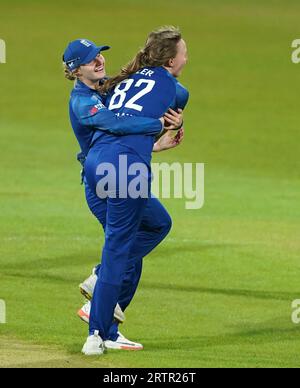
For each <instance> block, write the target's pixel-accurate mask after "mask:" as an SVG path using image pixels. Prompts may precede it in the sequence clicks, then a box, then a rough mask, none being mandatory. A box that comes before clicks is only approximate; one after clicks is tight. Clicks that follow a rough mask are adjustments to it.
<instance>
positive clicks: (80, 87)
mask: <svg viewBox="0 0 300 388" xmlns="http://www.w3.org/2000/svg"><path fill="white" fill-rule="evenodd" d="M74 89H76V90H80V91H83V92H89V93H97V91H96V90H95V89H92V88H90V87H89V86H87V85H86V84H85V83H83V82H82V81H80V80H79V79H78V80H77V81H76V83H75V86H74Z"/></svg>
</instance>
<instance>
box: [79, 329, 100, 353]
mask: <svg viewBox="0 0 300 388" xmlns="http://www.w3.org/2000/svg"><path fill="white" fill-rule="evenodd" d="M104 351H105V345H104V341H103V340H102V338H101V337H100V336H99V331H98V330H95V332H94V334H93V335H90V336H89V337H88V338H87V340H86V342H85V344H84V345H83V348H82V353H83V354H85V355H86V356H101V355H102V354H103V353H104Z"/></svg>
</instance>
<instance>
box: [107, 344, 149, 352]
mask: <svg viewBox="0 0 300 388" xmlns="http://www.w3.org/2000/svg"><path fill="white" fill-rule="evenodd" d="M106 349H109V350H127V351H131V352H139V351H140V350H143V349H144V348H132V347H131V346H125V345H124V346H121V347H119V348H110V347H106Z"/></svg>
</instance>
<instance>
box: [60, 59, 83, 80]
mask: <svg viewBox="0 0 300 388" xmlns="http://www.w3.org/2000/svg"><path fill="white" fill-rule="evenodd" d="M63 70H64V75H65V78H67V79H68V80H70V81H76V80H77V79H78V75H79V72H78V69H76V70H74V71H71V70H69V68H68V66H67V65H66V64H65V63H63Z"/></svg>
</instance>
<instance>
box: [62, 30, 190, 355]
mask: <svg viewBox="0 0 300 388" xmlns="http://www.w3.org/2000/svg"><path fill="white" fill-rule="evenodd" d="M162 42H164V43H165V46H168V47H165V48H167V49H168V50H166V52H165V57H164V56H163V55H161V54H162V53H161V51H160V56H161V58H157V57H156V58H153V56H152V57H151V56H150V54H151V55H152V54H153V53H155V50H158V48H159V47H158V46H159V45H160V46H161V45H162ZM77 43H78V41H77ZM84 43H85V44H84ZM84 43H82V41H81V42H80V44H81V45H83V46H85V47H90V46H88V45H92V43H91V42H88V41H84ZM166 43H167V44H166ZM78 44H79V43H78ZM79 48H80V49H81V47H80V46H79ZM68 49H69V52H68ZM68 49H67V50H66V52H65V55H64V61H65V62H66V64H67V65H68V63H69V64H70V65H71V67H73V66H75V67H74V69H78V67H79V66H78V65H80V68H79V69H80V76H79V77H78V78H79V80H80V79H81V81H79V82H80V83H79V82H78V84H79V87H77V89H76V87H75V89H74V90H73V92H72V97H71V102H70V114H71V121H72V125H73V128H74V132H75V134H76V136H77V138H78V140H79V143H80V144H81V148H82V150H83V152H86V154H87V153H88V155H87V160H86V162H85V174H86V197H87V201H88V204H89V206H90V209H91V210H92V212H93V213H94V214H95V216H96V217H97V218H98V219H99V221H100V222H101V223H102V225H103V227H104V229H105V238H106V239H105V246H104V249H103V254H102V264H101V267H100V269H99V272H98V281H97V283H96V287H95V291H94V296H93V300H92V310H91V316H90V336H89V337H88V339H87V341H86V343H85V345H84V348H83V352H84V353H85V354H87V355H91V354H102V353H103V350H104V342H103V341H106V342H105V345H106V347H113V346H107V345H108V343H113V342H117V341H116V340H117V338H112V337H113V336H114V333H112V326H113V325H112V319H113V315H114V309H115V306H116V305H117V303H118V302H119V304H120V306H121V308H122V310H125V308H126V307H127V306H128V304H129V303H130V301H131V299H132V297H133V295H134V292H135V289H136V287H137V284H138V280H139V277H140V274H141V263H142V258H143V257H144V256H146V255H147V254H148V253H149V252H150V251H152V250H153V249H154V248H155V247H156V246H157V245H158V244H159V243H160V242H161V241H162V240H163V239H164V237H165V236H166V235H167V233H168V232H169V230H170V227H171V220H170V217H169V216H168V214H167V212H166V211H165V209H164V208H163V207H162V205H161V204H160V203H159V202H158V200H156V199H155V198H150V180H151V179H150V176H151V173H150V161H151V152H152V150H153V147H154V150H155V148H156V150H157V151H158V150H159V147H163V144H164V142H166V143H168V141H169V145H168V147H166V148H171V147H173V146H174V145H175V144H176V143H178V142H180V138H181V137H182V132H181V133H180V136H179V137H178V138H177V140H174V139H172V141H170V138H169V137H167V140H166V138H165V140H161V141H159V142H158V143H156V144H154V140H155V130H154V129H153V131H152V132H151V130H150V129H149V127H147V125H149V121H148V122H146V121H145V122H143V125H144V128H143V132H144V134H141V131H139V130H137V128H133V129H132V131H131V135H130V136H126V132H125V129H124V128H122V129H121V130H120V128H119V132H117V133H120V134H122V135H123V136H121V137H117V136H115V135H111V134H109V133H108V132H107V131H108V130H109V131H111V132H113V129H112V128H111V126H112V125H114V124H115V121H118V120H120V119H123V120H122V121H123V122H122V124H121V126H124V125H125V126H126V124H124V122H126V120H130V119H132V120H131V121H132V123H131V124H132V125H137V126H138V125H139V124H140V125H142V123H139V124H137V122H136V121H134V120H133V117H132V116H133V115H135V116H139V113H138V112H142V111H143V113H142V114H143V116H148V117H154V118H155V117H156V118H158V117H160V116H162V115H163V114H164V113H165V112H166V111H167V110H168V108H169V107H171V106H174V107H178V106H176V104H177V102H178V99H179V100H180V97H178V95H180V93H181V99H182V101H183V100H185V102H183V103H182V105H183V106H182V108H183V107H184V105H185V103H186V101H187V94H186V93H185V96H183V97H182V94H184V92H182V90H180V86H179V84H178V83H177V81H176V79H175V77H176V76H178V75H179V73H180V72H181V70H182V68H183V66H184V64H185V62H186V47H185V43H184V41H183V40H182V39H181V35H180V33H179V31H177V30H175V29H173V30H170V29H169V31H168V30H164V31H163V30H160V31H157V32H156V33H154V34H153V35H152V37H151V34H150V36H149V39H148V43H147V45H146V47H145V49H144V50H143V52H142V53H140V54H139V55H138V56H137V58H136V59H135V63H133V64H134V66H132V68H131V69H129V68H127V69H126V70H124V72H123V74H121V75H120V76H118V77H115V78H113V79H112V80H111V81H109V82H108V88H109V87H110V86H114V85H115V84H118V86H117V87H116V88H115V90H114V93H113V94H111V96H110V98H109V99H108V105H109V107H110V110H111V111H114V112H116V113H118V114H119V116H118V117H119V119H118V118H117V117H114V118H113V117H112V116H111V117H110V120H111V122H110V124H109V126H110V127H109V126H106V124H103V120H104V119H103V116H104V115H105V116H108V114H109V113H112V112H109V111H107V110H106V109H105V108H104V106H103V103H102V101H100V97H99V96H98V97H97V96H96V95H95V88H94V89H93V88H91V85H94V86H95V85H96V84H97V83H96V82H94V83H92V82H91V81H93V80H95V81H96V79H97V77H95V78H94V79H91V74H92V73H87V72H86V71H88V69H87V67H86V66H89V65H88V64H87V65H86V66H82V65H84V64H85V63H86V61H87V59H86V58H84V62H82V57H83V54H81V53H80V50H79V49H78V50H77V51H76V50H75V46H74V42H73V46H72V47H70V46H69V48H68ZM94 49H95V50H96V46H95V48H94ZM98 49H100V50H99V51H101V49H102V50H103V49H107V46H102V47H100V48H99V47H98ZM75 54H76V55H75ZM91 54H92V53H91ZM141 54H142V55H141ZM166 55H167V56H168V57H167V58H166ZM150 57H151V58H152V60H151V61H150ZM78 58H79V62H78V63H77V66H76V65H74V62H75V61H76V59H77V60H78ZM102 58H103V57H102ZM102 58H101V59H102ZM138 58H139V61H138V60H137V59H138ZM142 58H143V59H144V61H143V60H142ZM88 59H90V58H88ZM92 66H93V71H94V72H95V73H97V72H101V71H103V69H104V60H103V59H102V61H101V60H99V63H98V61H97V57H96V58H95V59H94V61H93V63H92ZM145 66H151V69H150V70H149V69H148V70H147V71H146V69H145V70H142V71H140V72H137V70H139V69H142V68H143V67H145ZM82 68H84V69H82ZM69 70H70V71H71V68H69ZM77 74H78V73H77ZM85 74H86V75H88V76H89V77H88V81H89V82H86V79H85ZM94 76H95V75H94V74H93V77H94ZM128 76H129V77H130V78H131V79H130V82H127V81H125V83H124V80H125V79H126V78H127V77H128ZM147 76H148V77H150V78H152V79H151V80H150V79H148V80H147V78H146V77H147ZM82 81H85V82H82ZM120 82H121V84H120ZM78 84H77V85H78ZM122 84H123V88H121V85H122ZM133 84H134V85H135V87H138V86H141V85H142V84H144V85H143V86H145V85H146V87H144V88H143V89H142V90H140V89H138V90H136V89H134V87H132V88H131V86H133ZM128 85H129V86H128ZM124 86H125V87H124ZM181 88H182V87H181ZM182 89H183V88H182ZM137 92H139V93H138V94H137ZM79 96H80V97H79ZM87 96H89V99H90V100H89V101H87V100H88V98H87ZM92 99H93V101H92ZM121 100H122V102H121V103H120V101H121ZM134 102H136V103H137V102H139V105H138V104H134ZM147 107H148V109H147ZM104 112H105V113H104ZM174 114H175V112H174ZM174 114H173V115H167V120H168V121H169V122H170V123H171V124H173V126H174V125H175V123H176V124H178V122H177V121H176V120H178V115H177V117H176V114H175V117H174ZM97 116H102V119H99V118H97ZM143 116H142V115H141V114H140V119H142V117H143ZM135 118H136V119H137V118H138V117H135ZM101 120H102V122H101V123H100V121H101ZM144 120H146V119H145V118H144ZM148 120H150V119H148ZM155 125H156V126H157V123H155ZM91 128H93V129H94V133H93V134H91V133H90V130H91ZM99 129H100V131H99ZM157 132H158V131H157V130H156V133H157ZM88 133H89V136H88ZM115 133H116V132H115ZM84 136H85V140H87V141H86V142H85V144H83V143H84V141H83V137H84ZM162 139H163V138H162ZM87 145H88V147H84V146H87ZM88 148H90V151H89V152H87V151H88ZM124 155H126V157H127V158H128V164H129V165H132V164H133V163H136V162H140V163H144V165H146V167H147V169H148V170H147V171H148V175H147V174H146V175H147V176H145V180H146V181H147V183H148V187H149V191H148V193H147V194H148V196H147V197H145V198H144V197H140V198H131V197H130V195H129V196H128V197H127V198H123V197H121V196H119V195H118V194H119V190H120V187H116V189H115V191H114V194H116V195H108V197H107V198H106V200H105V201H103V200H100V199H99V198H98V197H97V195H96V193H97V182H99V176H97V169H98V166H99V165H101V163H107V162H109V163H111V164H112V165H114V166H115V167H116V170H117V171H119V167H120V166H119V160H120V158H119V156H124ZM119 174H121V172H120V171H119ZM118 178H119V176H118V177H117V180H116V182H119V179H118ZM127 178H128V184H129V185H130V182H131V181H132V179H133V178H132V177H130V176H128V177H127ZM137 267H138V268H137ZM115 330H117V327H115ZM99 334H100V335H99ZM115 335H116V337H118V333H115ZM117 348H118V347H117Z"/></svg>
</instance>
